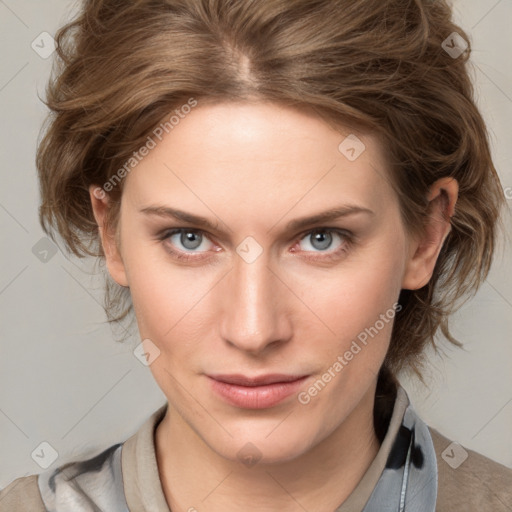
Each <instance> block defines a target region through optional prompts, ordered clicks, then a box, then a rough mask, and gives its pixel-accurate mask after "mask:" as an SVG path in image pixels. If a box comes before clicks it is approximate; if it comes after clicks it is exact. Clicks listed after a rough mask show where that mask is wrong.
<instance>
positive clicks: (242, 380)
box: [208, 373, 306, 386]
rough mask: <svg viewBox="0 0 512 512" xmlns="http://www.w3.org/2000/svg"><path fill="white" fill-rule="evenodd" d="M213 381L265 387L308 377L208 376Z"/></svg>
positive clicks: (270, 375) (278, 375)
mask: <svg viewBox="0 0 512 512" xmlns="http://www.w3.org/2000/svg"><path fill="white" fill-rule="evenodd" d="M208 377H210V378H211V379H214V380H217V381H220V382H225V383H227V384H235V385H238V386H264V385H266V384H275V383H276V382H293V381H295V380H298V379H302V378H303V377H306V375H286V374H281V373H272V374H268V375H259V376H257V377H247V376H246V375H239V374H236V375H235V374H233V375H208Z"/></svg>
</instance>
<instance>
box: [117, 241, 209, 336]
mask: <svg viewBox="0 0 512 512" xmlns="http://www.w3.org/2000/svg"><path fill="white" fill-rule="evenodd" d="M124 261H125V266H126V268H127V269H128V276H129V283H130V293H131V297H132V302H133V306H134V311H135V315H136V317H137V322H138V325H139V330H140V335H141V336H142V337H143V338H150V339H154V340H155V342H156V340H159V342H160V343H161V342H163V341H165V340H170V339H173V337H175V336H176V335H177V333H181V334H183V332H184V330H185V331H187V334H189V336H187V337H186V338H185V339H194V336H193V335H192V334H193V333H192V332H189V331H193V330H198V329H199V327H200V326H201V324H202V321H201V318H199V316H198V315H199V314H200V311H201V302H202V298H203V297H205V296H206V295H207V294H208V292H209V290H212V289H213V288H214V285H215V278H216V275H215V274H214V273H213V272H211V271H208V270H205V269H200V268H189V269H187V268H185V267H179V266H177V265H176V264H174V263H172V262H171V260H170V257H169V256H168V255H167V253H166V252H165V250H164V249H163V247H157V246H155V245H152V246H146V247H140V246H139V247H131V246H130V245H129V244H126V246H125V256H124Z"/></svg>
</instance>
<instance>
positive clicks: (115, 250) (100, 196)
mask: <svg viewBox="0 0 512 512" xmlns="http://www.w3.org/2000/svg"><path fill="white" fill-rule="evenodd" d="M89 195H90V198H91V205H92V210H93V214H94V218H95V220H96V224H97V225H98V231H99V234H100V240H101V245H102V247H103V252H104V254H105V263H106V265H107V269H108V271H109V274H110V276H111V277H112V279H113V280H114V281H116V283H117V284H119V285H120V286H124V287H128V286H129V285H128V279H127V275H126V269H125V266H124V263H123V260H122V257H121V252H120V250H119V247H118V245H117V242H116V237H115V234H114V233H111V232H110V231H107V230H106V229H105V227H104V224H105V218H106V214H107V211H108V208H109V196H108V194H105V192H104V191H103V190H102V189H101V188H100V187H98V186H96V185H91V186H90V187H89Z"/></svg>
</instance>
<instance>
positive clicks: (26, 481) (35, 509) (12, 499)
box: [0, 475, 46, 512]
mask: <svg viewBox="0 0 512 512" xmlns="http://www.w3.org/2000/svg"><path fill="white" fill-rule="evenodd" d="M37 479H38V475H30V476H24V477H21V478H17V479H16V480H14V481H13V482H11V483H10V484H9V485H8V486H7V487H6V488H5V489H2V490H1V491H0V512H25V511H26V510H30V512H46V507H45V506H44V503H43V500H42V499H41V493H40V492H39V487H38V485H37Z"/></svg>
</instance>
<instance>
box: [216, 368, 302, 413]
mask: <svg viewBox="0 0 512 512" xmlns="http://www.w3.org/2000/svg"><path fill="white" fill-rule="evenodd" d="M207 377H208V379H209V381H210V384H211V388H212V390H213V391H214V392H215V394H216V395H218V396H219V397H220V398H222V399H223V400H224V401H226V402H228V403H229V404H231V405H234V406H236V407H240V408H244V409H265V408H269V407H273V406H275V405H277V404H279V403H280V402H282V401H284V400H285V399H286V398H288V397H289V396H290V395H293V394H294V393H297V392H298V390H299V389H300V387H301V386H302V384H303V382H304V381H305V380H306V378H307V377H308V376H307V375H286V374H268V375H260V376H256V377H249V376H246V375H208V376H207Z"/></svg>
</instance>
